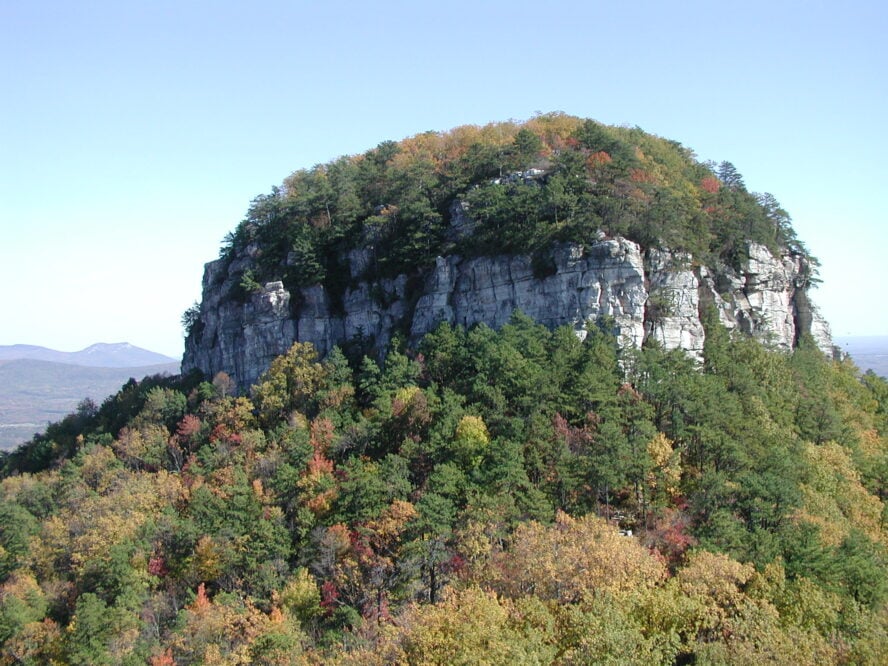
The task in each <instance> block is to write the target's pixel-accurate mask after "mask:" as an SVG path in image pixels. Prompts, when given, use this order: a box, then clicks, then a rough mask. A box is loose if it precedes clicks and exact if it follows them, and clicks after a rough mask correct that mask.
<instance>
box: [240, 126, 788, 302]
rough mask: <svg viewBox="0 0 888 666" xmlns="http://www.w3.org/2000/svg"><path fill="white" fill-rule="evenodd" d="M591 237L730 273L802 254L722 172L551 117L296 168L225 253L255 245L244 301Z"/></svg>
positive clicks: (760, 201) (665, 147)
mask: <svg viewBox="0 0 888 666" xmlns="http://www.w3.org/2000/svg"><path fill="white" fill-rule="evenodd" d="M458 209H459V210H462V211H465V213H467V215H468V216H469V217H470V218H471V219H472V220H473V221H474V223H475V225H474V228H473V230H472V233H471V234H470V235H468V236H466V235H465V234H461V233H459V232H457V231H455V230H454V229H453V228H452V222H453V221H454V219H453V218H454V216H455V215H458V212H457V211H458ZM599 231H601V232H604V233H605V234H608V235H611V236H614V235H622V236H625V237H627V238H629V239H631V240H635V241H637V242H639V243H640V244H642V245H643V246H645V247H650V246H665V247H668V248H671V249H674V250H686V251H689V252H691V253H692V254H693V255H694V256H695V257H696V258H697V260H698V261H702V262H709V261H712V260H715V259H720V260H724V261H727V262H728V263H736V262H737V261H739V260H740V259H742V257H743V252H744V251H745V247H746V242H747V241H749V240H752V241H756V242H758V243H761V244H763V245H766V246H768V247H769V248H770V249H771V250H772V251H774V252H777V251H779V250H781V249H782V248H789V249H791V250H793V251H799V252H802V253H804V249H803V248H802V247H801V245H800V243H799V242H798V240H797V239H796V237H795V235H794V232H793V230H792V226H791V224H790V219H789V216H788V215H787V213H786V211H784V210H783V209H782V208H781V207H780V205H779V204H778V203H777V201H776V200H775V199H774V197H773V196H771V195H769V194H763V195H759V194H754V193H750V192H749V191H747V189H746V187H745V185H744V183H743V179H742V177H741V176H740V174H739V173H738V172H737V170H736V169H735V168H734V166H733V165H731V164H730V163H728V162H723V163H721V164H720V165H718V166H716V165H715V164H711V163H709V164H706V163H700V162H698V161H697V160H696V159H695V158H694V154H693V153H692V151H690V150H689V149H687V148H685V147H683V146H682V145H681V144H679V143H677V142H675V141H669V140H667V139H662V138H659V137H656V136H653V135H651V134H648V133H646V132H644V131H642V130H641V129H639V128H637V127H636V128H625V127H611V126H607V125H602V124H600V123H597V122H595V121H593V120H584V119H581V118H576V117H572V116H567V115H564V114H561V113H553V114H546V115H540V116H537V117H535V118H532V119H531V120H529V121H527V122H524V123H517V122H505V123H495V124H490V125H486V126H484V127H476V126H465V127H458V128H456V129H453V130H451V131H449V132H426V133H424V134H418V135H416V136H414V137H411V138H408V139H404V140H402V141H399V142H394V141H386V142H384V143H381V144H380V145H379V146H377V147H376V148H374V149H373V150H370V151H367V152H366V153H364V154H362V155H357V156H351V157H342V158H339V159H336V160H334V161H332V162H329V163H327V164H321V165H317V166H315V167H313V168H311V169H306V170H300V171H297V172H295V173H293V174H292V175H290V176H289V177H288V178H286V179H285V180H284V182H283V185H282V186H281V187H275V188H273V190H272V192H271V193H270V194H268V195H263V196H259V197H257V198H256V199H255V200H254V201H253V203H252V205H251V207H250V210H249V213H248V214H247V217H246V219H245V220H244V221H243V222H241V223H240V225H239V226H238V227H237V229H236V230H235V231H234V232H232V233H231V234H229V236H228V237H227V238H226V242H225V245H224V247H223V256H228V257H231V256H234V255H235V254H238V253H241V252H243V251H244V250H245V249H246V248H247V247H248V246H251V245H253V248H254V250H253V252H251V256H254V257H256V258H257V261H256V265H255V266H254V267H253V268H250V269H249V271H248V272H247V273H246V274H245V275H244V279H243V280H242V288H243V289H244V290H246V291H249V290H251V289H255V288H258V287H259V285H260V284H261V283H263V282H266V281H269V280H277V279H282V280H283V281H284V283H285V284H286V285H287V286H288V287H290V288H292V287H297V286H305V285H310V284H315V283H324V284H326V285H327V286H328V287H329V288H330V289H331V290H332V291H333V292H337V291H341V290H342V289H343V288H344V286H345V285H344V284H341V283H342V282H343V281H346V280H347V279H348V277H347V276H348V275H349V271H348V270H344V268H343V266H344V263H345V262H347V261H348V252H349V250H352V249H355V248H361V249H363V250H364V251H365V252H366V253H367V256H366V257H365V258H364V260H363V264H364V276H363V277H366V278H374V277H380V276H389V277H391V276H393V275H395V274H398V273H406V274H411V273H414V272H416V271H418V270H422V268H423V267H426V266H428V265H429V264H431V263H432V262H433V261H434V258H435V257H436V256H438V255H446V254H449V253H459V254H462V255H477V254H500V253H525V254H540V253H542V254H545V251H546V249H547V248H548V247H549V246H550V245H551V243H552V242H554V241H577V242H588V241H590V240H594V239H595V237H596V234H597V233H598V232H599Z"/></svg>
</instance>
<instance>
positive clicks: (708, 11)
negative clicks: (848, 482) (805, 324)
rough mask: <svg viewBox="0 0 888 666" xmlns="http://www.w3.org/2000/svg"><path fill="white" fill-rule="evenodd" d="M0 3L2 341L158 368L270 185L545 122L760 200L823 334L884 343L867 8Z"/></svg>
mask: <svg viewBox="0 0 888 666" xmlns="http://www.w3.org/2000/svg"><path fill="white" fill-rule="evenodd" d="M619 4H621V3H613V2H608V3H605V2H590V1H586V2H559V1H558V0H554V1H550V2H548V3H541V2H538V1H537V2H522V1H519V0H515V1H512V2H500V1H495V2H483V1H482V0H475V2H463V1H462V0H457V1H451V2H447V3H434V4H432V3H422V2H418V1H416V0H414V1H413V2H385V1H384V0H383V1H380V2H375V3H367V2H341V1H339V2H337V1H327V2H324V3H320V2H296V1H294V2H269V1H262V0H258V1H254V2H250V3H244V2H237V3H235V2H221V1H220V2H188V1H183V0H179V1H177V2H164V1H159V2H150V3H148V2H146V3H135V2H132V3H131V2H119V1H116V2H97V1H93V2H91V1H89V0H83V1H80V2H76V3H75V2H46V1H42V0H30V1H29V2H6V3H2V4H0V59H2V62H3V63H4V67H3V68H2V70H0V77H2V90H3V98H2V104H0V229H2V237H0V238H2V241H0V304H2V309H3V313H4V314H3V318H2V323H0V344H14V343H30V344H39V345H45V346H49V347H54V348H57V349H63V350H74V349H79V348H82V347H85V346H87V345H89V344H91V343H93V342H99V341H103V342H117V341H124V340H126V341H129V342H132V343H133V344H136V345H139V346H143V347H147V348H149V349H153V350H156V351H159V352H162V353H166V354H169V355H172V356H179V355H181V351H182V332H181V327H180V323H179V318H180V315H181V313H182V311H183V310H184V309H185V308H186V307H188V306H189V305H190V304H191V303H192V302H194V301H195V300H196V299H198V298H199V295H200V279H201V274H202V268H203V263H204V262H206V261H209V260H211V259H214V258H215V257H216V255H217V253H218V249H219V245H220V242H221V240H222V238H223V237H224V235H225V234H226V233H227V232H228V231H230V230H231V229H233V228H234V226H235V225H236V224H237V222H238V221H239V220H240V219H241V218H242V217H243V215H244V213H245V211H246V209H247V206H248V205H249V202H250V200H251V199H252V198H253V197H254V196H256V195H257V194H261V193H266V192H268V191H269V190H270V189H271V187H272V186H273V185H276V184H279V183H280V182H281V181H282V180H283V178H284V177H285V176H287V175H288V174H289V173H291V172H292V171H294V170H296V169H299V168H302V167H310V166H312V165H313V164H316V163H318V162H326V161H328V160H330V159H332V158H334V157H337V156H339V155H343V154H353V153H358V152H362V151H364V150H366V149H368V148H371V147H373V146H375V145H376V144H378V143H379V142H381V141H383V140H386V139H400V138H403V137H406V136H410V135H413V134H416V133H418V132H422V131H426V130H446V129H450V128H452V127H455V126H457V125H461V124H467V123H472V124H484V123H487V122H490V121H495V120H507V119H510V118H511V119H519V120H523V119H526V118H529V117H531V116H532V115H534V113H536V112H548V111H564V112H566V113H569V114H572V115H578V116H582V117H588V118H594V119H596V120H599V121H601V122H605V123H609V124H628V125H639V126H640V127H642V128H643V129H645V130H647V131H649V132H652V133H654V134H658V135H660V136H664V137H668V138H670V139H675V140H677V141H680V142H681V143H683V144H684V145H686V146H688V147H690V148H692V149H693V150H694V151H695V152H696V153H697V155H698V157H699V158H700V159H712V160H716V161H721V160H729V161H731V162H733V163H734V164H735V165H736V167H737V168H738V169H739V170H740V172H741V173H742V174H743V176H744V178H745V180H746V184H747V186H748V187H749V188H750V189H752V190H755V191H768V192H771V193H773V194H774V195H775V196H776V197H777V198H778V200H780V202H781V203H782V204H783V206H784V207H785V208H786V209H787V210H788V211H789V212H790V214H791V215H792V217H793V220H794V225H795V227H796V230H797V232H798V235H799V236H800V238H802V240H803V241H805V242H806V244H807V245H808V247H809V249H810V250H811V251H812V252H813V253H814V254H815V255H816V256H817V257H819V258H820V260H821V263H822V268H821V277H822V279H823V285H822V286H821V287H820V288H819V289H818V290H817V291H816V292H815V293H814V299H815V301H816V302H817V303H818V304H819V305H820V307H821V309H822V311H823V313H824V314H825V315H826V317H827V318H828V319H829V320H830V322H831V323H832V325H833V329H834V333H835V334H836V335H848V334H855V335H879V334H886V335H888V308H885V307H884V306H883V304H882V298H881V294H880V291H881V289H882V286H883V285H884V284H888V262H886V260H885V257H884V255H885V252H886V250H888V231H886V228H888V227H886V224H885V222H886V213H885V211H886V204H885V189H886V188H885V182H886V176H888V168H886V155H888V138H886V130H885V121H886V119H888V76H886V74H885V72H886V71H888V52H886V47H885V46H884V35H885V34H886V33H888V9H886V6H885V4H884V3H881V2H854V1H853V0H852V1H851V2H847V3H844V4H842V5H838V4H836V3H826V2H816V1H813V2H812V1H807V2H786V1H780V0H773V1H771V2H757V1H754V2H746V3H714V2H695V1H691V2H682V3H662V2H646V1H644V0H641V1H636V2H633V3H630V4H628V5H627V6H626V7H621V6H619Z"/></svg>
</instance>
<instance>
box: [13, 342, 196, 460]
mask: <svg viewBox="0 0 888 666" xmlns="http://www.w3.org/2000/svg"><path fill="white" fill-rule="evenodd" d="M109 347H110V348H112V349H110V350H106V349H105V348H109ZM127 347H128V348H129V350H134V351H133V352H132V353H133V356H132V357H133V358H134V359H138V358H143V359H147V358H150V357H151V356H153V357H155V358H160V359H167V358H168V357H166V356H162V355H161V354H154V353H153V352H149V351H147V350H144V349H139V348H138V347H132V346H131V345H93V346H92V347H88V348H87V349H84V350H83V351H82V352H74V353H71V354H65V353H64V352H54V353H55V354H62V355H63V357H64V358H72V357H73V358H84V359H87V360H93V361H95V363H94V364H93V365H92V366H88V365H86V364H83V365H74V364H72V363H59V362H52V361H45V360H36V359H33V358H18V359H15V360H0V450H9V449H13V448H15V447H16V446H18V445H19V444H21V443H23V442H25V441H27V440H28V439H30V438H31V437H32V436H33V435H34V434H35V433H38V432H42V431H43V430H44V428H46V425H47V424H48V423H50V422H53V421H59V420H61V419H62V418H63V417H65V416H66V415H67V414H70V413H71V412H73V411H74V410H75V409H76V408H77V405H78V403H80V401H82V400H83V399H84V398H91V399H92V400H94V401H95V402H96V403H98V404H101V402H102V401H103V400H104V399H105V398H106V397H107V396H109V395H111V394H112V393H114V392H116V391H117V390H118V389H120V387H121V386H122V385H123V384H125V383H126V382H127V381H128V380H129V379H130V378H131V377H134V378H136V379H142V378H143V377H145V376H148V375H156V374H176V373H178V372H179V362H178V361H175V360H172V359H170V361H171V362H162V363H154V364H152V365H144V364H140V363H139V364H137V365H136V367H107V366H111V365H112V363H113V362H114V361H115V358H116V359H121V358H123V357H125V356H126V355H127V354H128V353H129V352H128V350H127ZM14 348H16V349H18V350H19V351H20V352H21V351H24V352H26V353H28V352H30V353H34V354H41V353H45V352H53V350H51V349H45V348H43V347H32V346H28V345H15V346H14ZM11 349H13V347H3V348H0V353H2V354H4V355H5V354H10V353H11V351H10V350H11ZM89 350H95V351H94V352H92V353H90V351H89ZM149 355H150V356H149ZM0 358H2V357H0ZM100 364H104V366H102V365H100Z"/></svg>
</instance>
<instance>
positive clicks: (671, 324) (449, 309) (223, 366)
mask: <svg viewBox="0 0 888 666" xmlns="http://www.w3.org/2000/svg"><path fill="white" fill-rule="evenodd" d="M252 253H253V250H251V249H250V248H248V249H247V252H245V253H244V254H243V255H242V256H238V257H236V258H235V259H234V260H232V261H225V260H218V261H213V262H210V263H209V264H207V265H206V269H205V273H204V279H203V300H202V303H201V314H200V319H199V320H198V322H197V324H196V325H195V326H194V327H193V329H192V331H191V333H190V334H189V336H188V338H187V340H186V344H185V357H184V359H183V362H182V366H183V370H185V371H187V370H190V369H192V368H197V369H199V370H201V371H202V372H204V373H205V374H207V375H213V374H215V373H216V372H219V371H224V372H226V373H228V374H229V375H231V377H232V378H233V379H234V380H235V381H236V382H237V383H238V385H240V386H241V387H246V386H248V385H249V384H251V383H252V382H254V381H255V380H256V379H257V378H258V377H259V376H260V375H261V373H262V372H263V371H264V370H265V369H266V368H268V366H269V365H270V363H271V361H272V359H274V357H275V356H277V355H279V354H282V353H284V352H285V351H287V349H288V348H289V347H290V346H291V345H292V343H293V342H294V341H297V340H298V341H301V342H311V343H312V344H314V345H315V347H316V348H317V349H318V351H319V352H320V353H321V354H324V353H326V352H328V351H329V350H330V349H331V348H332V347H333V346H335V345H339V344H343V343H345V342H347V341H349V340H353V339H355V338H364V339H371V340H372V341H373V346H374V347H375V348H376V349H384V348H385V347H386V346H387V345H388V342H389V341H390V339H391V337H392V335H393V333H394V332H395V331H396V330H400V331H409V336H410V340H411V342H416V341H417V340H418V339H419V338H421V337H422V336H423V335H424V334H425V333H428V332H429V331H431V330H433V329H434V328H435V327H436V326H437V325H438V324H439V323H440V322H442V321H447V322H449V323H450V324H457V325H460V326H465V327H469V326H471V325H473V324H477V323H481V322H483V323H485V324H487V325H489V326H492V327H498V326H501V325H503V324H505V323H506V322H507V321H508V319H509V317H510V316H511V315H512V312H514V311H515V310H521V311H523V312H524V313H526V314H527V315H529V316H530V317H532V318H533V319H535V320H536V321H538V322H540V323H542V324H544V325H546V326H549V327H555V326H561V325H565V324H567V325H570V326H573V327H574V329H575V331H576V333H577V335H578V336H580V337H583V336H585V332H586V327H587V325H589V324H591V323H593V322H595V321H597V320H599V319H600V318H601V317H604V316H607V317H610V318H611V319H612V321H613V322H614V326H615V328H616V332H617V334H618V337H619V340H620V344H621V345H623V346H633V347H639V346H640V345H641V344H642V343H643V342H644V341H645V340H646V339H648V338H652V339H654V340H656V341H657V342H659V343H660V344H662V345H663V346H664V347H665V348H667V349H675V348H679V349H683V350H685V351H686V352H687V353H688V354H689V355H691V356H694V357H697V358H699V357H700V356H701V354H702V351H703V343H704V340H705V334H704V331H703V325H702V324H701V321H700V314H701V310H702V308H704V307H706V306H708V305H713V306H714V307H715V308H716V310H717V312H718V314H719V318H720V320H721V321H722V323H723V324H724V325H725V326H726V327H728V328H729V329H737V330H739V331H742V332H744V333H746V334H748V335H752V336H753V337H755V338H757V339H759V340H761V341H763V342H765V343H767V344H770V345H773V346H775V347H777V348H781V349H787V350H788V349H791V348H792V347H793V346H794V344H795V343H796V342H797V340H798V338H799V336H800V335H801V334H802V333H810V334H811V335H812V336H813V337H814V339H815V340H816V341H817V343H818V345H819V346H820V347H821V348H822V349H823V350H824V351H825V352H826V353H828V354H830V353H832V341H831V337H830V333H829V327H828V325H827V323H826V322H825V321H824V320H823V318H822V317H820V315H819V313H818V312H817V310H816V308H815V307H814V306H813V304H811V302H810V299H809V298H808V295H807V291H806V289H807V277H806V276H807V270H806V268H807V267H806V266H805V265H804V259H803V258H802V257H801V256H799V255H795V254H786V255H783V256H777V257H775V256H773V255H772V254H771V253H770V252H769V251H768V249H767V248H765V247H764V246H761V245H757V244H750V245H749V248H748V255H749V259H748V260H747V261H746V262H744V264H743V265H742V267H741V270H740V271H734V270H732V269H729V268H727V267H723V266H721V267H706V266H695V265H694V261H693V258H692V257H690V256H689V255H687V254H680V253H671V252H668V251H664V250H654V249H651V250H647V251H642V249H641V248H640V247H639V246H638V245H637V244H636V243H634V242H631V241H628V240H626V239H623V238H613V239H602V240H599V241H597V242H594V243H592V244H590V245H577V244H570V245H562V246H558V247H557V248H555V249H554V251H553V256H552V263H551V264H550V265H549V266H548V270H546V276H545V277H537V276H535V272H534V266H533V263H532V261H531V258H530V257H527V256H494V257H480V258H473V259H463V258H461V257H459V256H449V257H439V258H438V259H437V261H436V264H435V267H434V269H432V270H431V271H429V272H428V273H427V274H426V275H425V276H423V278H422V279H421V280H420V281H419V282H418V283H417V281H416V279H415V278H414V279H413V280H410V279H408V277H407V276H406V275H400V276H398V277H397V278H395V279H386V280H380V281H378V282H374V283H368V282H361V281H357V282H355V284H356V286H355V287H354V288H351V289H348V290H347V291H346V292H345V294H344V296H343V297H342V299H341V302H335V301H334V299H333V298H332V297H331V295H330V294H328V293H327V291H326V290H325V289H324V287H322V286H320V285H318V286H313V287H309V288H303V289H299V290H296V291H295V292H294V293H290V292H289V291H287V290H286V289H285V288H284V285H283V283H281V282H269V283H267V284H265V286H264V287H263V288H262V289H261V290H260V291H258V292H256V293H253V294H252V295H251V296H250V297H249V298H248V299H247V301H246V302H243V301H242V300H239V299H236V298H233V297H232V296H231V295H230V294H232V293H233V291H234V290H235V287H236V285H237V284H238V282H239V280H240V277H241V275H242V274H243V271H244V270H245V269H246V268H249V267H250V266H251V265H252V262H253V256H251V254H252ZM353 254H355V256H353V257H350V265H351V270H352V272H353V274H354V275H353V277H357V275H359V272H360V270H361V268H360V267H361V264H362V258H361V256H359V255H360V253H359V252H355V253H353Z"/></svg>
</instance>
